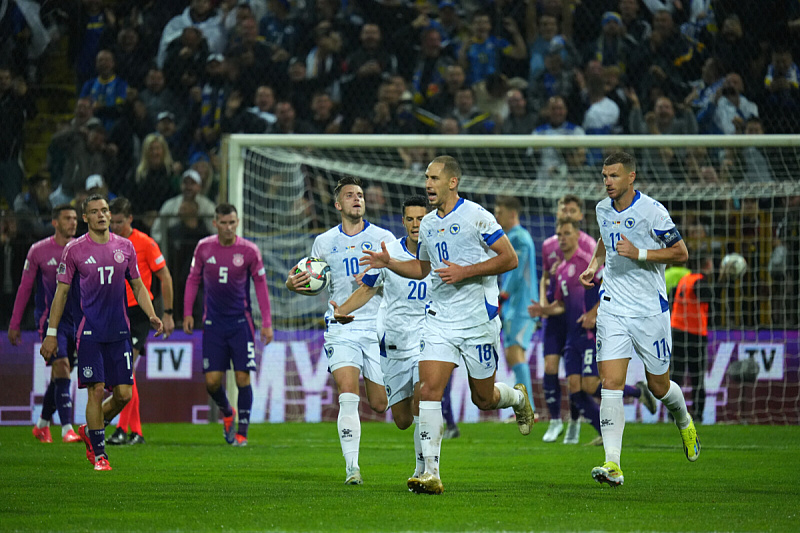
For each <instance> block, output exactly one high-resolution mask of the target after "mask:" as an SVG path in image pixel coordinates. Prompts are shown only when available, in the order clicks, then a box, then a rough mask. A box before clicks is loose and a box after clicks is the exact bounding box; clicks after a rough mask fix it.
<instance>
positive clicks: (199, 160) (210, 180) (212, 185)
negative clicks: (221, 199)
mask: <svg viewBox="0 0 800 533" xmlns="http://www.w3.org/2000/svg"><path fill="white" fill-rule="evenodd" d="M189 168H191V169H192V170H196V171H197V173H198V174H200V178H201V179H202V180H203V186H202V188H201V189H200V194H202V195H203V196H205V197H206V198H208V199H210V200H211V201H213V202H216V201H217V199H218V198H217V196H218V195H219V170H218V168H215V166H214V165H213V164H212V162H211V158H210V157H209V156H208V154H206V153H204V152H195V153H193V154H192V156H191V157H190V158H189Z"/></svg>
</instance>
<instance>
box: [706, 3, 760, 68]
mask: <svg viewBox="0 0 800 533" xmlns="http://www.w3.org/2000/svg"><path fill="white" fill-rule="evenodd" d="M711 52H712V53H713V55H714V57H716V58H717V59H719V61H720V62H721V63H722V69H723V71H724V72H736V73H738V74H739V75H741V76H742V77H743V78H750V77H751V72H752V73H753V74H755V72H753V71H754V67H755V62H756V59H757V58H758V56H759V55H760V54H761V47H760V45H759V44H758V41H757V40H756V39H755V38H754V37H753V36H752V35H746V34H745V33H744V31H743V30H742V21H741V20H740V19H739V16H738V15H736V14H734V13H730V14H728V15H727V16H726V17H725V19H724V20H723V21H722V26H721V27H720V31H719V32H718V33H717V34H716V36H715V37H714V40H713V42H712V45H711ZM762 72H763V71H762Z"/></svg>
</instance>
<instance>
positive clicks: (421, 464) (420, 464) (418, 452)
mask: <svg viewBox="0 0 800 533" xmlns="http://www.w3.org/2000/svg"><path fill="white" fill-rule="evenodd" d="M414 455H415V456H416V461H417V467H416V470H414V477H419V476H421V475H422V474H423V472H425V456H424V455H422V444H421V442H420V440H419V416H415V417H414Z"/></svg>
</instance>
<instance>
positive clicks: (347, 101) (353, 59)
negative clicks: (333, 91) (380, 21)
mask: <svg viewBox="0 0 800 533" xmlns="http://www.w3.org/2000/svg"><path fill="white" fill-rule="evenodd" d="M360 39H361V47H360V48H359V49H357V50H356V51H354V52H353V53H351V54H350V55H349V56H347V59H346V60H345V62H344V66H343V67H342V77H341V84H342V106H343V108H344V110H345V113H352V112H363V111H364V110H367V109H371V108H372V106H373V105H374V104H375V101H376V96H377V93H378V87H379V86H380V84H381V83H382V82H383V81H384V80H386V79H388V78H389V77H390V76H392V75H394V74H395V73H396V72H397V57H396V56H395V55H394V54H393V53H391V52H389V51H387V50H386V49H385V47H384V46H383V43H382V39H381V29H380V27H378V25H377V24H372V23H366V24H364V25H363V26H362V27H361V35H360Z"/></svg>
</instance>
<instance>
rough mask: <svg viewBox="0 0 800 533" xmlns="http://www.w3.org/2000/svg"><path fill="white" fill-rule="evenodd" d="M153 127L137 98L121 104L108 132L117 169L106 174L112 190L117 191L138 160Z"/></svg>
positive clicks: (131, 173) (130, 174) (145, 110)
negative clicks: (115, 155) (115, 156)
mask: <svg viewBox="0 0 800 533" xmlns="http://www.w3.org/2000/svg"><path fill="white" fill-rule="evenodd" d="M153 129H155V123H154V121H153V120H151V119H150V117H148V115H147V108H146V107H145V105H144V103H143V102H142V101H141V100H139V99H138V98H136V99H134V100H129V101H128V102H127V103H126V104H125V105H124V106H123V112H122V117H121V118H120V119H119V120H118V121H117V122H116V124H114V127H113V128H111V131H109V132H108V145H109V146H113V148H112V151H114V150H116V154H117V169H116V171H115V172H114V173H113V174H109V175H107V176H106V183H107V184H108V187H109V188H110V189H111V190H112V191H119V190H120V189H121V187H122V184H123V183H124V182H125V180H126V179H127V178H129V177H130V176H132V175H133V170H134V168H135V167H136V164H137V163H138V161H139V149H140V148H141V146H142V141H144V138H145V137H146V136H147V134H148V133H152V132H153Z"/></svg>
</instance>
